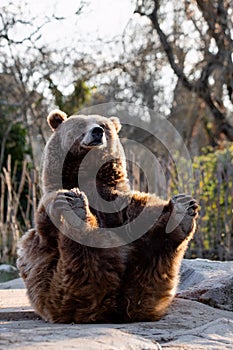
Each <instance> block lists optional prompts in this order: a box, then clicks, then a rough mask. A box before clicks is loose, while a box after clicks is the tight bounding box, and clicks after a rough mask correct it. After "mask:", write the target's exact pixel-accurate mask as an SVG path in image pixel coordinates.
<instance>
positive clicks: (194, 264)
mask: <svg viewBox="0 0 233 350" xmlns="http://www.w3.org/2000/svg"><path fill="white" fill-rule="evenodd" d="M177 296H178V297H180V298H185V299H191V300H197V301H199V302H202V303H205V304H208V305H210V306H213V307H216V308H219V309H223V310H228V311H233V262H231V261H227V262H220V261H210V260H203V259H196V260H184V261H183V264H182V269H181V283H180V288H179V292H178V293H177Z"/></svg>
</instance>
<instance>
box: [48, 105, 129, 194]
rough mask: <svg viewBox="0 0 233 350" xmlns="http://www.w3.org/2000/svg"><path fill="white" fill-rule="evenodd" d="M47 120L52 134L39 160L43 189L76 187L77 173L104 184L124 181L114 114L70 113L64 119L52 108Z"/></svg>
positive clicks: (123, 169)
mask: <svg viewBox="0 0 233 350" xmlns="http://www.w3.org/2000/svg"><path fill="white" fill-rule="evenodd" d="M47 121H48V124H49V126H50V127H51V129H52V130H53V134H52V136H51V137H50V139H49V141H48V143H47V145H46V148H45V154H44V161H43V185H44V190H45V191H46V192H47V191H48V190H57V189H61V186H62V188H64V189H71V188H74V187H78V186H79V183H78V176H79V175H80V172H81V173H82V174H85V175H84V176H83V177H84V178H86V180H88V181H91V180H92V181H94V178H92V176H94V177H95V180H96V178H98V181H99V182H101V181H102V182H103V183H105V184H106V185H108V184H109V185H110V184H111V185H112V186H115V185H116V183H117V182H120V181H126V178H127V174H126V165H125V155H124V151H123V147H122V145H121V142H120V139H119V137H118V133H119V131H120V129H121V123H120V120H119V119H118V118H117V117H110V118H106V117H103V116H99V115H73V116H70V117H69V118H68V117H67V115H66V114H65V113H64V112H62V111H60V110H54V111H52V112H51V113H50V114H49V115H48V117H47ZM98 167H99V168H98ZM97 168H98V172H97V174H96V169H97ZM94 169H95V170H94ZM59 177H60V179H59Z"/></svg>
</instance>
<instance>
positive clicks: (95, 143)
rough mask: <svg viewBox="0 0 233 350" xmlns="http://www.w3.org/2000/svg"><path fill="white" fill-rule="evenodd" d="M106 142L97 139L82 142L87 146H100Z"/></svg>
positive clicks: (83, 145)
mask: <svg viewBox="0 0 233 350" xmlns="http://www.w3.org/2000/svg"><path fill="white" fill-rule="evenodd" d="M103 144H104V143H103V141H102V140H101V141H97V140H93V141H91V142H89V143H83V144H82V147H85V148H91V147H98V146H102V145H103Z"/></svg>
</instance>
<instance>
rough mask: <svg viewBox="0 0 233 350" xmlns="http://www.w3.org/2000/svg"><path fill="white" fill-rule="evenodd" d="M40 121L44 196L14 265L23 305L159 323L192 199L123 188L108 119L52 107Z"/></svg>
mask: <svg viewBox="0 0 233 350" xmlns="http://www.w3.org/2000/svg"><path fill="white" fill-rule="evenodd" d="M48 124H49V125H50V127H51V128H52V130H53V134H52V136H51V138H50V139H49V141H48V143H47V145H46V147H45V152H44V158H43V171H42V186H43V195H42V198H41V201H40V203H39V206H38V209H37V213H36V217H35V229H32V230H30V231H29V232H28V233H26V234H25V235H24V236H23V237H22V239H21V242H20V246H19V250H18V260H17V265H18V268H19V270H20V273H21V276H22V278H23V279H24V282H25V284H26V288H27V291H28V295H29V298H30V301H31V303H32V306H33V307H34V309H35V311H36V312H37V313H38V314H39V315H40V316H41V317H42V318H43V319H45V320H47V321H50V322H59V323H71V322H76V323H90V322H132V321H154V320H158V319H160V318H161V316H162V315H164V313H165V312H166V310H167V308H168V306H169V305H170V303H171V301H172V299H173V297H174V294H175V290H176V287H177V284H178V280H179V269H180V263H181V259H182V257H183V255H184V253H185V250H186V248H187V245H188V242H189V241H190V239H191V238H192V237H193V234H194V231H195V227H196V218H197V208H198V206H197V204H196V201H195V200H194V199H192V198H191V197H190V196H189V195H184V194H180V195H177V196H175V197H173V198H172V199H170V200H168V201H164V200H162V199H159V198H158V197H156V196H155V195H154V194H148V193H143V192H136V191H131V190H130V185H129V180H128V177H127V171H126V161H125V156H124V151H123V147H122V145H121V142H120V139H119V137H118V132H119V130H120V128H121V124H120V121H119V119H118V118H117V117H111V118H106V117H102V116H98V115H90V116H83V115H75V116H71V117H69V118H67V116H66V114H65V113H64V112H61V111H60V110H55V111H53V112H51V113H50V114H49V116H48ZM83 188H84V189H85V191H84V190H83ZM109 207H110V208H111V210H109ZM114 208H115V209H114ZM139 219H140V220H139ZM137 220H139V221H137ZM135 222H136V224H134V223H135Z"/></svg>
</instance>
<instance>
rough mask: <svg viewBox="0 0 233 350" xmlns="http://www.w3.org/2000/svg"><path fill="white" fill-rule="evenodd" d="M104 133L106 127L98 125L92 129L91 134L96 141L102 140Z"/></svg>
mask: <svg viewBox="0 0 233 350" xmlns="http://www.w3.org/2000/svg"><path fill="white" fill-rule="evenodd" d="M103 134H104V129H103V128H101V126H96V127H95V128H93V129H92V130H91V136H92V137H93V139H94V140H95V141H101V140H102V137H103Z"/></svg>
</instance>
